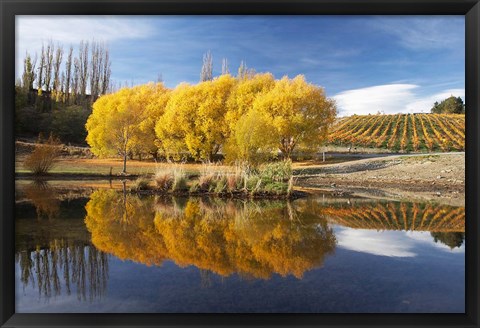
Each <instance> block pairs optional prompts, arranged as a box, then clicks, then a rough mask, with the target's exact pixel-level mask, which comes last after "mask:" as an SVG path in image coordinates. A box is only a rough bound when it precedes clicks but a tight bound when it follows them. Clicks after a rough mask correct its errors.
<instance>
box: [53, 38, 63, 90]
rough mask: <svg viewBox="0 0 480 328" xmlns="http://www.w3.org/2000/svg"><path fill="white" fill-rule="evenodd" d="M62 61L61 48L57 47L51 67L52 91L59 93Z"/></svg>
mask: <svg viewBox="0 0 480 328" xmlns="http://www.w3.org/2000/svg"><path fill="white" fill-rule="evenodd" d="M62 59H63V47H62V46H60V45H57V51H56V52H55V62H54V65H53V69H54V70H53V90H54V91H59V89H60V65H61V64H62Z"/></svg>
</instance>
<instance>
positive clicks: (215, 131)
mask: <svg viewBox="0 0 480 328" xmlns="http://www.w3.org/2000/svg"><path fill="white" fill-rule="evenodd" d="M235 83H236V80H235V79H234V78H233V77H231V76H230V75H228V74H226V75H222V76H220V77H218V78H216V79H214V80H213V81H205V82H201V83H199V84H197V85H189V84H181V85H179V86H177V88H176V89H175V90H174V91H173V92H172V95H171V98H170V101H169V102H168V104H167V107H166V110H165V115H163V117H162V118H161V119H160V120H159V121H158V122H157V124H156V127H155V132H156V135H157V137H158V139H159V141H160V142H161V143H162V145H163V148H164V151H165V153H166V154H167V155H169V156H172V157H173V158H175V159H179V158H180V157H181V154H182V153H183V152H185V151H186V150H187V151H188V152H190V154H191V155H192V156H193V157H194V158H195V159H211V158H212V156H213V155H215V154H216V153H217V152H218V150H219V149H220V146H221V145H222V144H223V142H224V141H225V138H226V129H225V115H226V112H227V107H226V102H227V99H228V97H229V94H230V90H231V89H232V88H233V86H234V85H235Z"/></svg>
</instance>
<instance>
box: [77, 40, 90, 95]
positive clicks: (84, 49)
mask: <svg viewBox="0 0 480 328" xmlns="http://www.w3.org/2000/svg"><path fill="white" fill-rule="evenodd" d="M78 59H79V60H78V61H79V85H80V96H81V101H82V102H83V101H85V98H86V95H87V82H88V42H87V41H83V40H82V41H80V47H79V50H78Z"/></svg>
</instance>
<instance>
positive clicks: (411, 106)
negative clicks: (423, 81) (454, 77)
mask: <svg viewBox="0 0 480 328" xmlns="http://www.w3.org/2000/svg"><path fill="white" fill-rule="evenodd" d="M421 89H422V88H421V87H420V86H418V85H416V84H385V85H377V86H372V87H367V88H360V89H354V90H347V91H343V92H340V93H339V94H337V95H335V96H334V97H333V98H334V99H335V100H336V102H337V106H338V109H339V115H340V116H350V115H353V114H357V115H367V114H376V113H377V112H383V113H385V114H397V113H419V112H425V113H427V112H430V109H431V108H432V106H433V104H434V102H435V101H438V102H440V101H442V100H444V99H445V98H448V97H450V96H451V95H453V96H455V97H462V98H463V99H464V98H465V90H464V89H448V90H444V91H441V92H438V93H435V94H430V95H422V96H420V95H419V94H418V91H421Z"/></svg>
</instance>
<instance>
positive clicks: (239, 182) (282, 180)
mask: <svg viewBox="0 0 480 328" xmlns="http://www.w3.org/2000/svg"><path fill="white" fill-rule="evenodd" d="M130 190H131V191H133V192H142V191H152V192H155V193H162V194H177V195H178V194H179V195H204V194H208V195H218V196H228V197H245V196H247V197H255V196H259V197H263V196H269V197H290V195H291V194H292V191H293V176H292V163H291V161H281V162H275V163H268V164H264V165H262V166H260V167H258V168H251V167H249V166H246V165H236V166H233V167H222V166H218V165H212V164H209V165H202V166H201V169H200V172H199V173H198V174H187V171H186V168H185V167H184V165H173V166H170V167H164V168H157V171H156V173H155V175H154V176H153V178H152V177H150V176H143V177H140V178H138V179H137V180H136V181H135V183H134V184H133V185H132V186H131V188H130Z"/></svg>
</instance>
